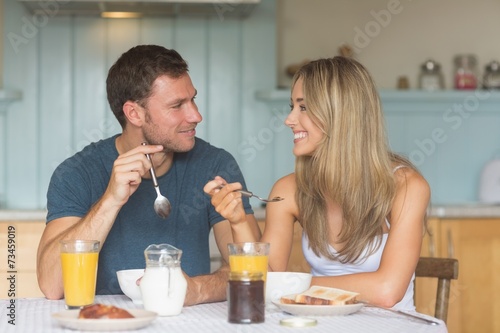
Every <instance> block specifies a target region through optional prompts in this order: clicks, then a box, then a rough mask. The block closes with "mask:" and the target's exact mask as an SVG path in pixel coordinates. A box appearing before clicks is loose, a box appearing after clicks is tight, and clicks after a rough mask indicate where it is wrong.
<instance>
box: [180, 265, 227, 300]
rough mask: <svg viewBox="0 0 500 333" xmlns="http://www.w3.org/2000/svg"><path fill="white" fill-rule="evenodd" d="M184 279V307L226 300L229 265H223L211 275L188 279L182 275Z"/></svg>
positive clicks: (185, 275)
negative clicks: (185, 286)
mask: <svg viewBox="0 0 500 333" xmlns="http://www.w3.org/2000/svg"><path fill="white" fill-rule="evenodd" d="M184 277H185V278H186V281H187V292H186V299H185V300H184V306H191V305H196V304H201V303H210V302H221V301H224V300H226V287H227V280H228V277H229V265H224V266H222V267H221V268H219V269H218V270H217V271H215V272H213V273H211V274H207V275H199V276H195V277H189V276H188V275H187V274H186V273H184Z"/></svg>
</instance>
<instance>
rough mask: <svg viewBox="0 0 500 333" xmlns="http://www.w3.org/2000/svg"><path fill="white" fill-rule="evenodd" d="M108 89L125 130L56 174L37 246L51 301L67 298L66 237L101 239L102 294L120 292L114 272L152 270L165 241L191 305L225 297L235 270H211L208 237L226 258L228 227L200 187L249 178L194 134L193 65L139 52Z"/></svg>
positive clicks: (159, 52)
mask: <svg viewBox="0 0 500 333" xmlns="http://www.w3.org/2000/svg"><path fill="white" fill-rule="evenodd" d="M106 86H107V94H108V101H109V104H110V106H111V110H112V111H113V113H114V115H115V117H116V118H117V120H118V122H119V123H120V125H121V127H122V133H121V134H117V135H115V136H113V137H110V138H107V139H104V140H101V141H99V142H97V143H92V144H90V145H88V146H87V147H85V148H84V149H83V150H82V151H80V152H79V153H77V154H75V155H74V156H72V157H70V158H69V159H67V160H66V161H64V162H63V163H62V164H61V165H60V166H59V167H58V168H57V169H56V170H55V172H54V174H53V176H52V178H51V181H50V184H49V189H48V192H47V209H48V214H47V225H46V228H45V231H44V233H43V235H42V238H41V240H40V244H39V248H38V256H37V276H38V283H39V285H40V289H41V290H42V292H43V293H44V294H45V296H46V297H47V298H49V299H60V298H62V297H63V296H64V295H63V283H62V274H61V264H60V259H59V241H60V240H62V239H96V240H99V241H100V242H101V246H102V248H101V251H100V254H99V268H98V275H97V287H96V293H97V294H117V293H121V291H120V288H119V285H118V282H117V278H116V271H118V270H120V269H131V268H143V267H145V260H144V249H145V248H146V247H147V246H148V245H150V244H160V243H167V244H171V245H173V246H175V247H177V248H180V249H181V250H182V251H183V256H182V259H181V265H182V269H183V271H184V272H185V273H186V274H187V275H188V276H191V277H187V280H188V292H187V295H186V300H185V305H191V304H197V303H204V302H212V301H220V300H224V299H225V288H226V281H227V272H228V268H227V264H226V265H224V266H223V267H222V268H221V269H219V270H218V271H217V272H214V273H212V274H209V273H210V258H209V246H208V235H209V232H210V228H212V227H213V228H214V235H215V239H216V242H217V245H218V247H219V250H220V252H221V254H222V256H223V258H224V259H225V260H226V262H227V258H228V253H227V243H229V242H231V241H232V232H231V226H230V224H229V222H228V221H227V220H224V218H223V217H222V216H221V215H220V214H219V213H217V212H216V211H215V209H214V208H213V206H212V205H211V204H210V198H209V197H208V196H206V195H204V193H203V186H204V185H205V184H206V183H207V182H208V181H210V180H211V179H213V178H214V177H215V176H216V175H222V176H223V177H224V178H225V179H227V180H228V181H231V182H237V183H240V184H242V185H243V186H244V179H243V176H242V174H241V171H240V169H239V167H238V165H237V163H236V161H235V160H234V158H233V157H232V156H231V155H230V154H229V153H227V152H226V151H224V150H222V149H219V148H215V147H213V146H211V145H210V144H208V143H207V142H205V141H203V140H201V139H199V138H196V137H195V135H196V126H197V124H198V123H199V122H201V120H202V117H201V115H200V113H199V112H198V107H197V106H196V103H195V97H196V93H197V92H196V89H195V88H194V86H193V84H192V82H191V78H190V76H189V74H188V66H187V64H186V62H185V61H184V60H183V59H182V57H181V56H180V55H179V54H178V53H177V52H176V51H174V50H168V49H165V48H163V47H161V46H156V45H140V46H136V47H133V48H132V49H130V50H129V51H127V52H125V53H124V54H122V55H121V57H120V58H119V59H118V60H117V62H116V63H115V64H114V65H113V66H112V67H111V68H110V70H109V73H108V78H107V81H106ZM143 142H147V143H148V144H147V145H142V143H143ZM146 154H151V156H152V159H151V162H149V161H148V159H147V157H146ZM151 166H153V167H154V168H155V171H156V175H157V178H158V183H159V188H160V189H161V192H162V194H163V195H164V196H166V197H167V198H168V199H169V200H170V202H171V204H172V211H171V213H170V215H169V216H168V218H167V219H162V218H160V217H158V216H157V215H156V214H155V212H154V210H153V203H154V201H155V198H156V192H155V190H154V188H153V184H152V181H151V178H150V174H149V170H150V168H151ZM231 189H232V190H234V189H235V188H234V186H231ZM226 190H229V189H226ZM234 198H235V200H243V202H244V206H245V213H246V214H248V217H249V221H251V222H250V224H251V228H252V229H253V230H254V232H255V233H256V235H260V231H259V228H258V226H257V222H256V221H255V217H254V216H253V211H252V209H251V207H250V205H249V201H248V199H246V198H241V195H239V192H234Z"/></svg>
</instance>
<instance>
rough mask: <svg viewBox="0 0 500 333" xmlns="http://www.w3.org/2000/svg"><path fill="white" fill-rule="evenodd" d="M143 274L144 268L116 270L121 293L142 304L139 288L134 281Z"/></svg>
mask: <svg viewBox="0 0 500 333" xmlns="http://www.w3.org/2000/svg"><path fill="white" fill-rule="evenodd" d="M143 275H144V269H143V268H141V269H124V270H121V271H117V272H116V276H117V277H118V284H119V285H120V288H121V290H122V291H123V293H124V294H125V295H126V296H127V297H128V298H130V299H131V300H132V302H134V303H135V304H142V294H141V289H140V288H139V286H138V285H137V283H136V281H137V280H138V279H139V278H140V277H142V276H143Z"/></svg>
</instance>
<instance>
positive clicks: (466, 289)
mask: <svg viewBox="0 0 500 333" xmlns="http://www.w3.org/2000/svg"><path fill="white" fill-rule="evenodd" d="M429 230H430V233H431V235H427V236H426V237H425V238H424V243H423V246H422V255H431V251H432V249H434V251H435V253H434V256H436V257H451V258H456V259H458V261H459V273H458V280H456V281H452V283H451V290H450V305H449V309H448V331H449V332H450V333H469V332H471V333H472V332H489V333H490V332H491V333H495V332H500V317H499V316H498V314H499V313H500V276H499V273H500V218H439V219H437V218H436V219H431V220H430V223H429ZM422 280H423V278H418V279H417V286H416V295H415V299H416V305H417V311H419V312H423V313H428V314H432V313H433V311H434V309H433V304H434V303H433V301H434V299H435V296H436V294H435V292H436V286H435V284H436V282H433V284H431V283H430V282H429V281H422ZM431 304H432V306H431Z"/></svg>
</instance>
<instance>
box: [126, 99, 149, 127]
mask: <svg viewBox="0 0 500 333" xmlns="http://www.w3.org/2000/svg"><path fill="white" fill-rule="evenodd" d="M123 113H124V114H125V117H127V120H128V122H129V123H131V124H132V125H134V126H141V125H142V124H143V122H144V111H143V108H142V107H141V106H140V105H139V104H137V103H136V102H132V101H126V102H125V104H123Z"/></svg>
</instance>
